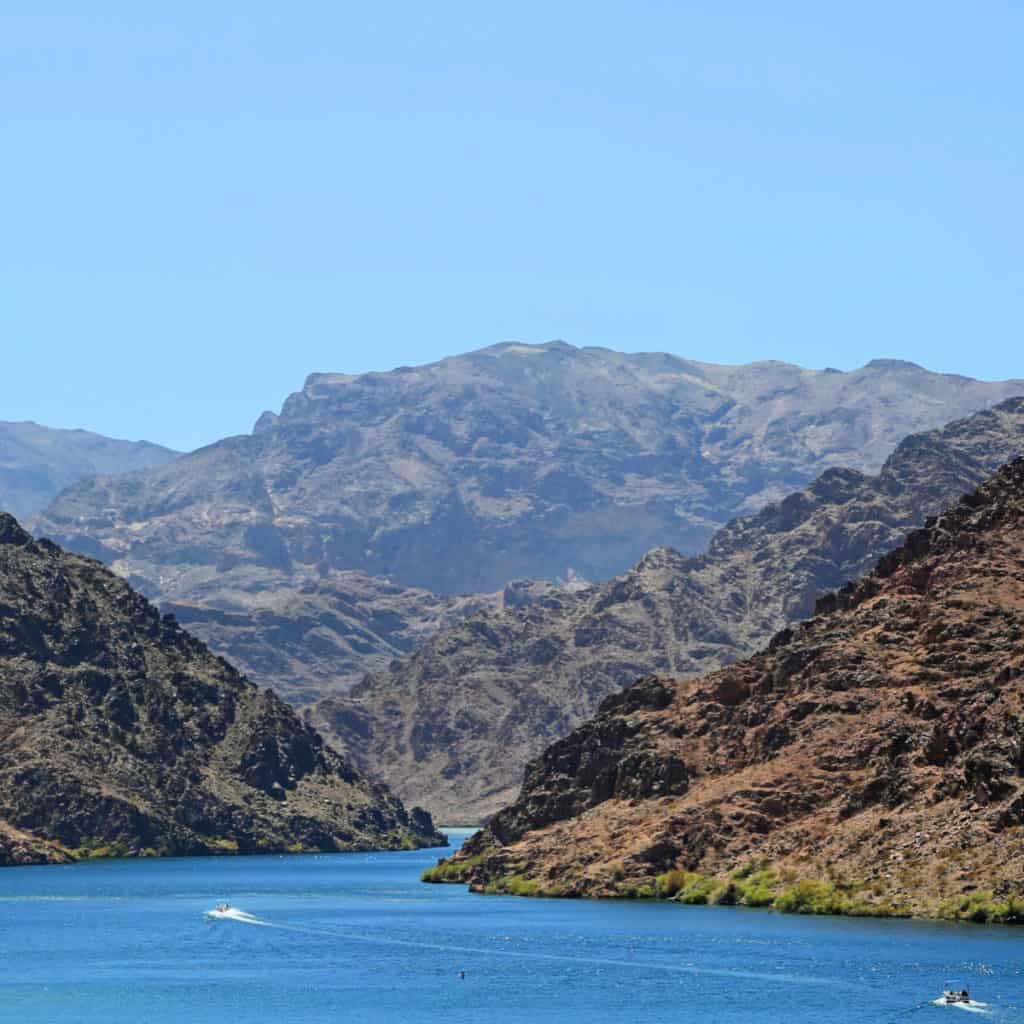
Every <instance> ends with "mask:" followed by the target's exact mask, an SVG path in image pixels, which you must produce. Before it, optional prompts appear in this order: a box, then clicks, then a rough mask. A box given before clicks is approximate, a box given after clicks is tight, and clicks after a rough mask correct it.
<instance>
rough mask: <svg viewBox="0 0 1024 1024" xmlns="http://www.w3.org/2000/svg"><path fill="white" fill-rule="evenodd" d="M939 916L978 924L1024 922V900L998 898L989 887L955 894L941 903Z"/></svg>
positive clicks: (1011, 897)
mask: <svg viewBox="0 0 1024 1024" xmlns="http://www.w3.org/2000/svg"><path fill="white" fill-rule="evenodd" d="M939 917H941V918H945V919H946V920H947V921H976V922H977V923H978V924H1024V901H1021V900H1018V899H1014V897H1013V896H1009V897H1007V898H1006V899H1005V900H999V899H996V898H995V897H994V896H993V895H992V893H991V892H989V891H988V890H987V889H977V890H975V891H974V892H971V893H966V894H965V895H963V896H953V897H950V899H948V900H944V901H943V902H942V903H941V904H939Z"/></svg>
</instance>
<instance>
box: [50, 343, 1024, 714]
mask: <svg viewBox="0 0 1024 1024" xmlns="http://www.w3.org/2000/svg"><path fill="white" fill-rule="evenodd" d="M1022 392H1024V383H1021V382H1020V381H1010V382H1003V383H983V382H979V381H973V380H969V379H967V378H964V377H958V376H952V375H948V374H936V373H931V372H929V371H927V370H924V369H922V368H920V367H918V366H914V365H913V364H909V363H901V362H896V361H891V360H877V361H874V362H872V363H869V364H868V365H867V366H865V367H863V368H862V369H860V370H855V371H852V372H850V373H841V372H839V371H836V370H823V371H816V370H806V369H801V368H800V367H796V366H791V365H787V364H784V363H775V362H767V363H754V364H750V365H747V366H716V365H712V364H707V363H697V362H692V361H688V360H684V359H679V358H676V357H674V356H669V355H658V354H653V355H652V354H641V355H625V354H622V353H617V352H613V351H610V350H608V349H600V348H583V349H577V348H573V347H572V346H570V345H566V344H565V343H563V342H552V343H549V344H547V345H522V344H503V345H496V346H492V347H491V348H487V349H483V350H480V351H477V352H472V353H469V354H467V355H462V356H456V357H453V358H450V359H445V360H442V361H441V362H439V363H434V364H431V365H429V366H421V367H403V368H400V369H397V370H393V371H391V372H388V373H368V374H362V375H358V376H348V375H343V374H316V375H313V376H311V377H310V378H309V379H308V381H307V382H306V385H305V387H304V388H303V390H302V391H301V392H299V393H297V394H294V395H292V396H291V397H290V398H288V400H287V401H286V402H285V403H284V406H283V408H282V410H281V413H280V415H274V414H272V413H266V414H264V415H263V416H262V417H261V418H260V419H259V421H258V423H257V424H256V428H255V430H254V431H253V433H252V434H251V435H247V436H240V437H232V438H227V439H225V440H223V441H220V442H218V443H216V444H213V445H210V446H208V447H206V448H203V449H200V450H199V451H196V452H193V453H191V454H189V455H184V456H181V457H180V458H178V459H176V460H174V461H173V462H171V463H168V464H167V465H164V466H162V467H158V468H154V469H150V470H145V471H140V472H135V473H128V474H125V475H122V476H115V477H92V478H90V479H88V480H83V481H81V482H79V483H78V484H76V485H74V486H72V487H70V488H69V489H68V490H66V491H64V492H63V493H62V494H61V495H60V496H59V497H58V499H57V500H56V501H55V502H54V503H53V504H52V505H51V506H50V507H49V509H47V510H46V512H45V513H44V514H42V515H41V516H40V517H39V518H38V520H37V522H36V524H35V528H36V529H37V531H38V532H40V533H42V534H43V535H46V536H50V537H53V538H54V539H56V540H58V541H59V542H60V543H62V544H64V545H65V546H67V547H69V548H70V549H72V550H76V551H80V552H82V553H85V554H89V555H93V556H95V557H97V558H100V559H102V560H103V561H105V562H107V563H108V564H110V565H111V566H113V567H114V568H115V570H116V571H117V572H118V573H120V574H122V575H124V576H126V577H127V578H128V579H130V580H131V581H132V583H133V584H134V585H135V586H137V587H138V588H139V589H141V590H142V591H143V592H144V593H145V594H147V595H148V596H150V597H151V598H153V599H155V600H157V601H159V602H160V603H161V604H163V605H165V606H166V607H168V608H171V609H173V611H174V612H175V614H176V615H178V616H179V617H180V618H181V620H182V621H183V622H187V623H188V625H189V628H190V629H193V630H195V631H196V633H197V635H200V636H202V637H204V638H205V639H206V640H208V641H209V642H210V643H211V644H212V645H213V646H214V648H215V649H216V650H217V651H218V652H219V653H222V654H224V655H225V656H227V657H229V658H231V659H232V660H233V661H236V662H237V663H238V664H239V665H240V667H242V668H243V669H244V670H246V671H247V672H249V673H250V674H251V675H252V677H253V678H254V679H256V680H258V681H259V682H260V683H261V684H264V685H273V686H275V687H277V688H278V689H279V690H280V692H282V693H284V694H286V695H287V696H288V697H289V699H291V700H293V701H295V702H296V703H305V702H308V701H310V700H312V699H314V698H315V697H316V696H320V695H325V694H328V693H342V692H344V691H346V690H347V689H349V688H350V687H351V686H352V685H353V684H354V683H356V682H358V681H359V679H360V678H361V676H362V675H363V674H364V673H365V672H366V671H381V670H385V669H386V667H387V665H388V664H389V662H390V661H391V660H393V659H394V658H395V657H396V656H398V655H402V654H405V653H407V652H408V651H409V650H411V649H412V648H413V647H414V646H415V645H417V644H419V643H421V642H422V641H423V640H425V639H426V638H427V637H428V636H429V635H430V634H431V633H432V632H433V631H434V630H436V629H438V628H441V627H443V626H444V625H446V624H450V623H452V622H453V621H455V619H457V618H459V617H461V616H464V615H466V614H467V613H470V612H472V611H475V610H480V609H482V608H492V609H493V608H496V607H498V605H499V604H502V606H503V601H504V598H503V597H501V596H500V595H501V593H502V592H503V591H504V588H505V587H506V584H508V583H509V582H510V581H515V580H522V579H525V578H531V577H532V578H537V579H543V580H548V581H556V580H559V579H562V580H569V581H570V583H571V585H570V586H569V587H568V592H570V593H571V591H572V590H573V589H574V588H575V587H578V586H579V585H580V581H581V580H601V579H606V578H608V577H609V576H613V575H614V574H615V573H619V572H622V571H623V570H625V569H626V568H627V567H628V566H629V565H630V564H632V563H633V562H635V561H636V560H637V559H639V558H641V557H642V556H643V554H644V553H645V552H646V551H648V550H649V549H651V548H652V547H656V546H663V545H670V546H672V547H674V548H676V549H679V550H680V551H682V552H684V553H695V552H699V551H701V550H703V548H704V547H705V546H706V544H707V542H708V540H709V539H710V538H711V536H712V535H713V534H714V532H715V531H716V530H717V529H719V528H720V527H721V526H722V525H723V524H724V523H725V522H727V521H728V520H729V519H731V518H733V517H734V516H735V515H737V514H738V513H742V512H746V511H751V510H755V509H757V508H760V507H761V506H762V505H764V504H765V503H766V502H768V501H772V500H779V499H781V498H782V497H784V496H785V495H786V494H788V493H789V492H791V491H793V490H794V489H798V488H800V487H803V486H805V485H806V484H807V483H808V482H809V481H810V480H812V479H814V478H815V477H816V476H817V475H819V474H820V473H821V472H823V471H824V470H825V469H827V468H828V467H829V466H833V465H844V466H848V467H851V468H852V469H854V470H857V471H860V472H875V471H877V470H878V468H879V467H880V466H881V465H882V463H883V461H884V460H885V458H886V457H887V455H888V454H889V453H890V452H891V450H892V449H893V447H894V446H895V445H896V443H897V442H898V441H899V440H900V439H901V438H903V437H904V436H906V435H907V434H909V433H913V432H915V431H920V430H925V429H931V428H934V427H937V426H939V425H941V424H943V423H945V422H948V421H949V420H951V419H954V418H956V417H958V416H962V415H965V414H968V413H971V412H974V411H977V410H978V409H981V408H983V407H985V406H988V405H991V404H994V403H995V402H998V401H1000V400H1002V399H1004V398H1006V397H1008V396H1011V395H1013V394H1016V393H1022ZM527 589H529V588H527ZM408 591H412V593H409V592H408ZM549 591H550V592H549V593H548V594H547V596H546V598H545V599H549V600H555V601H557V600H559V599H560V598H559V594H561V593H562V590H560V589H554V590H550V588H549ZM472 593H479V594H484V595H491V596H485V597H480V598H474V599H473V600H470V601H467V600H464V599H463V598H464V597H465V595H469V594H472ZM523 594H524V595H526V596H529V595H528V594H527V593H526V591H524V592H523ZM437 595H457V596H458V597H457V599H453V598H451V597H439V596H437ZM534 596H535V595H534ZM512 598H513V600H515V601H518V600H520V599H521V595H520V596H517V595H516V594H512Z"/></svg>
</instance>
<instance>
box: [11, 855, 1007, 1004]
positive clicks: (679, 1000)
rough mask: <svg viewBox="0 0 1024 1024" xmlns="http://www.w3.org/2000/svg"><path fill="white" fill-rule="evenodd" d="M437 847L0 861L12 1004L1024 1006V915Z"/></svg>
mask: <svg viewBox="0 0 1024 1024" xmlns="http://www.w3.org/2000/svg"><path fill="white" fill-rule="evenodd" d="M453 838H454V841H455V842H458V841H459V837H458V836H457V835H455V836H453ZM438 855H439V851H424V852H416V853H385V854H369V855H367V854H342V855H335V856H309V857H256V858H239V859H229V858H197V859H184V860H166V861H155V860H154V861H134V862H133V861H115V862H107V863H99V864H79V865H74V866H70V867H47V868H8V869H4V870H2V871H0V1021H5V1022H6V1021H17V1022H19V1024H35V1022H45V1024H54V1022H65V1021H74V1022H76V1024H79V1022H81V1024H93V1022H96V1024H99V1022H102V1024H120V1022H122V1021H123V1022H131V1024H159V1022H169V1021H175V1022H177V1021H182V1022H186V1021H187V1022H190V1024H206V1022H212V1021H216V1022H218V1024H221V1022H230V1024H248V1022H256V1021H260V1022H263V1021H267V1022H275V1024H292V1022H294V1024H300V1022H301V1024H306V1022H312V1021H316V1022H321V1021H352V1022H359V1021H367V1022H378V1021H380V1022H383V1021H388V1022H410V1024H415V1022H423V1021H432V1022H433V1021H444V1022H446V1024H459V1022H473V1024H483V1022H494V1024H503V1022H525V1021H558V1022H576V1021H580V1022H586V1024H612V1022H616V1024H617V1022H626V1021H628V1022H630V1024H641V1022H648V1021H650V1022H660V1021H674V1022H675V1021H708V1022H715V1024H731V1022H740V1021H743V1022H749V1021H755V1022H761V1021H764V1022H776V1021H778V1022H781V1021H785V1022H786V1024H793V1022H805V1021H806V1022H814V1024H821V1022H824V1021H828V1022H844V1021H857V1022H863V1021H894V1022H895V1021H907V1022H909V1024H927V1022H929V1021H934V1022H937V1024H938V1022H941V1021H947V1022H950V1021H956V1020H965V1018H964V1017H963V1014H965V1013H968V1014H974V1015H977V1016H978V1019H979V1020H983V1019H987V1020H990V1021H1022V1022H1024V931H1015V930H1011V929H999V928H982V927H974V926H964V925H960V926H954V925H930V924H919V923H914V922H903V921H888V922H872V921H854V920H832V919H824V918H799V917H784V916H781V915H777V914H771V913H766V912H763V911H752V910H740V909H730V908H707V907H679V906H674V905H666V904H654V903H630V902H605V903H596V902H582V901H566V900H525V899H515V898H506V897H479V896H471V895H469V894H468V893H467V892H466V891H465V889H464V888H463V887H461V886H429V885H423V884H421V883H420V882H419V881H418V879H419V874H420V872H421V871H422V870H423V868H425V867H427V866H429V865H431V864H433V863H434V861H435V860H436V859H437V857H438ZM222 899H227V900H230V901H231V903H232V904H233V905H235V906H237V907H239V908H240V909H241V910H244V911H246V912H248V913H249V914H251V915H253V916H254V917H255V918H256V919H257V920H258V921H259V922H260V923H242V922H238V921H209V920H207V919H206V918H204V911H206V910H208V909H210V908H212V907H213V905H214V903H215V902H217V901H218V900H222ZM460 971H465V975H466V976H465V979H460V978H459V976H458V975H459V972H460ZM953 978H958V979H961V980H963V982H964V983H966V984H967V985H969V986H970V988H971V990H972V993H973V994H974V995H975V997H976V998H977V999H979V1000H984V1001H985V1002H986V1003H987V1004H988V1005H987V1006H986V1007H984V1008H981V1007H976V1008H970V1009H963V1008H956V1007H938V1006H933V1005H932V1004H931V1003H930V1002H929V1000H931V999H934V998H935V996H936V995H937V994H938V993H939V991H940V990H941V987H942V983H943V981H945V980H947V979H953Z"/></svg>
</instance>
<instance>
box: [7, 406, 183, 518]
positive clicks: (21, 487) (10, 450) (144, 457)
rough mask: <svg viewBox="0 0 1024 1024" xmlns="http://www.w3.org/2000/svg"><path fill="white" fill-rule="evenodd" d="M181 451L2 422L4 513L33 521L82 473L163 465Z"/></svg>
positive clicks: (75, 481) (76, 431) (139, 442)
mask: <svg viewBox="0 0 1024 1024" xmlns="http://www.w3.org/2000/svg"><path fill="white" fill-rule="evenodd" d="M177 454H178V453H177V452H174V451H171V450H170V449H169V448H161V447H160V445H158V444H150V443H149V442H148V441H117V440H115V439H114V438H110V437H103V436H101V435H100V434H92V433H90V432H89V431H87V430H54V429H52V428H50V427H41V426H40V425H39V424H38V423H3V422H0V511H4V512H10V513H11V514H12V515H13V516H16V517H17V518H19V519H23V520H27V519H29V518H30V517H31V516H33V515H35V514H36V513H37V512H40V511H42V510H43V509H44V508H46V506H47V505H49V503H50V502H51V501H53V499H54V498H55V497H56V496H57V495H58V494H59V493H60V492H61V491H62V490H63V489H64V488H65V487H70V486H71V484H73V483H77V482H78V481H79V480H81V479H82V477H85V476H91V475H92V474H94V473H104V474H115V473H125V472H127V471H128V470H132V469H150V468H151V467H153V466H163V465H165V464H166V463H168V462H170V461H171V459H173V458H175V457H176V456H177Z"/></svg>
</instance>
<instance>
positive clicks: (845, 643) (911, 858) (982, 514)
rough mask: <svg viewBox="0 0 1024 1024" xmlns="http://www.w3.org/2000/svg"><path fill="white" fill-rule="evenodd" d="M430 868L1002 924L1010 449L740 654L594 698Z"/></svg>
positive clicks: (1021, 735)
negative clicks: (597, 701)
mask: <svg viewBox="0 0 1024 1024" xmlns="http://www.w3.org/2000/svg"><path fill="white" fill-rule="evenodd" d="M756 869H760V870H756ZM439 874H440V876H441V877H445V876H447V877H449V878H451V877H463V878H468V879H470V880H471V881H472V883H473V885H474V886H476V887H478V888H488V887H489V888H490V889H491V891H522V892H537V891H550V892H555V893H563V894H577V895H579V894H582V895H615V894H630V893H633V894H637V893H640V894H645V895H650V894H654V893H657V892H662V893H669V892H670V891H671V892H673V893H675V894H677V895H682V896H683V897H684V898H685V897H686V895H687V894H689V895H690V897H692V900H691V901H693V902H700V901H702V898H703V899H706V898H708V896H710V895H714V896H716V897H717V898H719V899H722V900H724V901H726V902H728V901H733V902H735V901H737V900H738V901H741V902H743V901H746V902H752V903H766V902H769V901H772V902H774V903H775V905H776V906H780V907H781V908H782V909H824V910H833V911H836V910H838V911H840V912H848V913H871V912H883V913H891V912H895V913H925V914H934V913H943V914H948V915H950V916H957V915H961V914H962V915H966V916H972V917H975V918H977V919H983V918H986V917H987V918H988V919H995V920H999V919H1002V920H1018V919H1021V918H1024V905H1021V904H1019V903H1017V902H1015V901H1016V900H1017V899H1019V898H1020V897H1021V896H1022V895H1024V459H1017V460H1015V461H1014V462H1012V463H1010V464H1009V465H1008V466H1006V467H1005V468H1004V469H1003V470H1001V471H1000V472H999V473H997V474H996V475H995V476H994V477H993V478H992V479H991V480H990V481H988V482H987V483H985V484H984V485H983V486H982V487H981V488H980V489H979V490H978V491H977V492H975V493H973V494H972V495H970V496H968V497H967V498H965V499H964V500H963V501H962V502H961V503H959V504H958V505H956V506H954V507H953V508H951V509H950V510H949V511H948V512H946V513H944V514H943V515H941V516H940V517H938V518H937V519H933V520H931V521H929V523H928V525H927V527H926V528H925V529H922V530H919V531H916V532H914V533H912V534H911V535H910V536H909V538H908V539H907V541H906V543H905V544H904V545H903V546H902V547H900V548H897V549H896V550H895V551H894V552H892V553H891V554H889V555H887V556H886V557H884V558H883V559H882V560H881V562H880V563H879V564H878V567H877V568H876V569H875V571H874V572H873V573H871V574H870V575H868V576H866V577H864V578H862V579H861V580H860V581H859V582H857V583H855V584H850V585H848V586H846V587H844V588H843V589H842V590H840V591H839V592H837V593H834V594H831V595H829V596H827V597H825V598H823V599H822V600H821V601H820V602H819V613H818V614H817V615H816V616H815V617H814V618H813V619H811V620H810V621H808V622H805V623H803V624H801V625H799V626H796V627H792V628H787V629H786V630H784V631H783V632H781V633H780V634H778V635H777V636H776V637H774V639H773V640H772V642H771V644H770V645H769V647H768V648H767V650H765V651H763V652H762V653H760V654H758V655H756V656H755V657H753V658H750V659H747V660H745V661H742V662H739V663H737V664H735V665H733V666H730V667H728V668H726V669H723V670H721V671H718V672H715V673H712V674H711V675H709V676H707V677H705V678H702V679H697V680H692V681H688V682H686V681H684V682H672V681H668V680H661V679H658V678H654V677H648V678H646V679H644V680H641V681H640V682H639V683H637V684H636V685H635V686H633V687H631V688H629V689H627V690H626V691H624V692H623V693H620V694H617V695H614V696H612V697H609V698H608V699H606V700H605V701H604V703H603V704H602V705H601V708H600V711H599V713H598V715H597V717H596V718H594V719H593V720H592V721H590V722H588V723H586V724H585V725H583V726H582V727H581V728H580V729H578V730H577V731H576V732H574V733H573V734H571V735H570V736H568V737H567V738H565V739H563V740H561V741H559V742H558V743H556V744H554V745H553V746H551V747H549V748H548V750H546V751H545V752H544V754H543V755H542V756H541V757H539V758H538V759H536V760H535V761H533V762H532V763H531V764H530V766H529V768H528V770H527V772H526V777H525V781H524V784H523V788H522V792H521V794H520V796H519V798H518V800H517V801H516V802H515V803H514V804H512V805H511V806H510V807H508V808H506V809H504V810H502V811H501V812H500V813H499V814H497V815H496V816H495V817H494V818H493V819H492V821H491V822H490V824H489V825H488V827H487V828H486V829H485V830H484V832H483V833H481V834H480V835H479V836H478V837H476V838H474V840H472V841H471V842H470V843H468V844H467V845H466V847H464V852H463V853H461V854H460V856H459V858H458V860H457V861H456V862H455V863H454V864H453V865H446V866H445V867H443V868H442V869H441V870H440V872H439ZM773 894H774V895H773ZM943 901H945V902H943Z"/></svg>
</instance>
